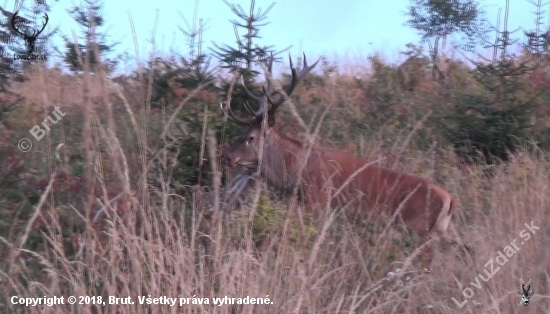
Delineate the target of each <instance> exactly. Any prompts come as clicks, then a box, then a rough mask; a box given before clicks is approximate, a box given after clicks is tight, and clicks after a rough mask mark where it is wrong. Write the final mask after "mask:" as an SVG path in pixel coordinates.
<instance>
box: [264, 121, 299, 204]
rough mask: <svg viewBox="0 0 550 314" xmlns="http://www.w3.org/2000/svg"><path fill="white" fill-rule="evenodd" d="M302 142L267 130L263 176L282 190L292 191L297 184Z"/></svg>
mask: <svg viewBox="0 0 550 314" xmlns="http://www.w3.org/2000/svg"><path fill="white" fill-rule="evenodd" d="M301 150H302V147H301V145H300V142H299V141H297V140H294V139H291V138H289V137H287V136H285V135H282V134H280V133H278V132H276V131H275V130H273V129H269V130H268V131H267V132H266V137H265V144H264V156H263V161H262V167H261V169H262V176H263V177H264V178H265V179H266V181H267V183H268V184H269V185H271V186H272V187H274V188H275V189H277V190H279V191H280V192H285V193H292V190H293V188H294V186H295V184H296V173H297V169H298V168H297V167H298V156H299V155H300V151H301Z"/></svg>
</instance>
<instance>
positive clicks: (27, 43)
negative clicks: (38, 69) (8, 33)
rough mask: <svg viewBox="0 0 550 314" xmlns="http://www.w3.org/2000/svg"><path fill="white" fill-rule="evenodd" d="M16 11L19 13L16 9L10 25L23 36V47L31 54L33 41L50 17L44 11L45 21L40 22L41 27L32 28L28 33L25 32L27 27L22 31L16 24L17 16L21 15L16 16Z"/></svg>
mask: <svg viewBox="0 0 550 314" xmlns="http://www.w3.org/2000/svg"><path fill="white" fill-rule="evenodd" d="M17 13H19V11H16V12H15V13H14V14H13V16H12V17H11V26H12V27H13V30H14V31H16V32H17V33H18V34H19V35H22V36H23V39H24V40H25V48H26V50H27V53H28V54H31V53H32V52H33V51H34V42H35V41H36V38H37V37H38V35H40V33H42V31H43V30H44V28H46V25H47V24H48V21H49V19H50V18H49V17H48V14H46V13H44V19H45V21H44V23H42V28H41V29H40V30H39V31H37V30H33V32H32V34H31V35H29V34H27V31H28V29H25V32H22V31H21V30H19V27H18V26H17V23H18V22H17V18H21V17H20V16H18V15H17Z"/></svg>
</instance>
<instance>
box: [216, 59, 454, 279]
mask: <svg viewBox="0 0 550 314" xmlns="http://www.w3.org/2000/svg"><path fill="white" fill-rule="evenodd" d="M318 62H319V60H318V61H317V62H315V63H314V64H313V65H311V66H308V64H307V61H306V58H305V55H304V66H303V68H302V69H301V70H300V71H297V70H296V69H295V68H293V65H292V59H290V67H291V69H292V81H291V82H290V85H289V86H288V87H287V88H286V89H285V93H286V94H283V93H282V92H279V91H273V83H272V81H271V80H272V79H271V68H272V65H273V56H272V57H271V59H270V60H269V63H268V67H267V71H268V73H267V75H266V77H267V89H265V88H264V95H262V97H259V96H256V95H254V94H252V93H251V92H250V91H249V90H248V89H247V88H246V86H244V90H245V92H246V94H247V96H248V97H249V98H250V99H252V100H253V101H255V102H256V103H257V104H258V106H259V109H258V110H257V111H254V110H253V109H252V108H251V107H250V106H249V105H246V104H245V105H246V106H245V107H246V109H247V110H248V111H249V112H250V113H251V114H252V117H251V118H248V119H245V118H241V117H238V116H236V115H235V114H234V112H233V111H232V110H231V106H230V105H229V106H228V108H227V109H226V110H225V109H224V108H223V107H222V110H224V112H226V113H227V115H228V118H229V119H230V120H231V121H233V122H235V123H237V124H240V125H243V126H246V127H248V128H247V130H246V131H245V132H244V133H243V134H242V135H241V136H240V137H239V138H237V139H236V140H235V141H234V142H233V143H232V144H231V146H230V147H229V149H228V150H227V151H226V152H225V155H224V156H223V162H224V164H225V165H228V166H229V167H235V166H244V167H247V168H249V169H255V168H257V166H258V153H259V147H260V142H259V141H260V133H261V124H262V120H263V117H264V113H265V111H266V110H267V119H268V121H267V128H266V131H265V142H264V153H263V161H262V163H261V169H260V173H261V176H262V177H263V178H264V179H265V180H266V181H267V183H268V184H269V185H270V186H272V187H274V188H276V189H277V190H279V191H282V192H285V193H292V191H293V189H294V187H295V185H296V184H298V185H299V186H298V189H299V191H300V195H301V197H302V199H303V201H304V202H305V204H306V209H307V210H313V209H315V208H318V206H322V205H325V204H326V202H327V201H328V199H329V198H330V199H331V206H332V207H336V206H338V205H340V206H342V205H344V204H346V205H347V206H346V207H347V208H348V210H351V209H355V210H354V211H348V213H349V214H351V215H353V216H356V217H361V215H363V216H362V217H366V216H365V215H364V214H365V212H366V211H365V209H367V208H380V209H383V210H385V211H386V212H389V213H390V214H392V215H393V214H395V212H396V211H397V210H398V209H401V211H400V213H399V214H400V217H401V218H402V221H404V222H405V224H406V225H407V226H409V227H410V228H411V229H413V230H414V231H415V232H416V233H417V234H418V235H419V236H420V238H421V239H422V243H424V242H426V241H427V240H428V239H429V238H430V237H432V236H434V235H436V236H439V237H443V238H447V236H451V237H450V238H447V240H449V239H452V241H451V242H455V243H460V242H459V241H460V240H459V239H458V237H457V236H456V232H455V231H454V228H450V229H449V232H448V231H447V228H448V227H449V223H450V221H451V215H452V214H453V212H454V211H455V210H456V205H455V204H456V203H455V200H454V199H453V197H452V196H451V195H449V193H447V192H445V190H443V189H442V188H440V187H439V186H437V185H435V184H433V183H431V182H429V181H428V180H426V179H422V178H418V177H414V176H411V175H407V174H402V173H398V172H395V171H391V170H389V169H385V168H382V167H379V166H376V165H374V164H373V163H369V162H368V161H367V160H364V159H361V158H359V157H356V156H354V155H352V154H349V153H346V152H343V151H339V150H334V149H328V148H321V147H313V148H312V149H311V152H310V155H309V157H308V159H307V161H306V162H305V166H304V169H303V172H302V178H301V180H298V178H297V176H298V172H299V171H298V170H299V165H300V162H301V161H302V160H304V158H305V151H306V149H304V147H305V146H304V145H303V143H302V142H300V141H298V140H296V139H293V138H290V137H288V136H286V135H284V134H282V133H279V132H277V131H276V130H275V129H274V128H273V126H274V125H275V115H274V114H275V111H276V110H277V109H278V108H279V106H281V104H283V103H284V102H285V100H286V97H288V96H289V95H290V94H291V93H292V92H293V91H294V89H295V87H296V85H297V84H298V82H299V81H300V79H302V78H303V77H304V76H305V75H306V74H307V73H309V72H310V71H311V70H312V69H313V68H314V67H315V66H316V65H317V63H318ZM243 85H244V83H243ZM269 104H271V108H269V109H268V105H269ZM327 179H329V180H330V181H327ZM348 179H349V180H348ZM346 181H349V182H347V183H345V182H346ZM327 182H328V183H331V186H332V188H334V190H339V189H341V192H340V193H339V194H338V195H337V196H336V197H332V196H329V194H330V193H329V191H328V190H327V185H326V184H325V183H327ZM379 206H380V207H379ZM361 207H363V210H361ZM451 227H452V226H451ZM423 256H424V267H425V268H426V269H427V270H429V266H430V265H431V262H432V257H433V254H432V250H431V248H430V246H429V245H428V246H426V247H425V248H424V250H423Z"/></svg>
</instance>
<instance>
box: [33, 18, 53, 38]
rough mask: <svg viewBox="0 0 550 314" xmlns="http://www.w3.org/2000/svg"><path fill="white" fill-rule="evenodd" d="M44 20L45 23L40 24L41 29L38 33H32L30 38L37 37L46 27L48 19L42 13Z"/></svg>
mask: <svg viewBox="0 0 550 314" xmlns="http://www.w3.org/2000/svg"><path fill="white" fill-rule="evenodd" d="M44 18H45V21H44V23H42V28H41V29H40V30H39V31H38V33H36V31H33V33H32V36H31V37H37V36H38V35H40V33H42V31H43V30H44V29H45V28H46V25H47V24H48V21H49V20H50V18H49V17H48V14H46V13H44ZM35 33H36V34H35Z"/></svg>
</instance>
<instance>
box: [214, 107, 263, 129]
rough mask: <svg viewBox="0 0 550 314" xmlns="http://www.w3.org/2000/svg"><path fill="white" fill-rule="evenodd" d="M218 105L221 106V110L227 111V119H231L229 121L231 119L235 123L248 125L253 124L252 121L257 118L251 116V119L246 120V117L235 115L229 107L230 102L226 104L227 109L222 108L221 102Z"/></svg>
mask: <svg viewBox="0 0 550 314" xmlns="http://www.w3.org/2000/svg"><path fill="white" fill-rule="evenodd" d="M220 107H221V109H222V111H223V112H225V113H227V115H228V118H229V120H231V121H233V122H235V123H237V124H239V125H245V126H249V125H251V124H253V123H254V122H255V121H256V120H257V118H256V117H254V118H251V119H248V120H247V119H243V118H239V117H237V116H236V115H235V114H234V113H233V110H232V109H231V104H229V105H228V106H227V109H228V110H227V111H226V110H225V109H224V107H223V103H220Z"/></svg>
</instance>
